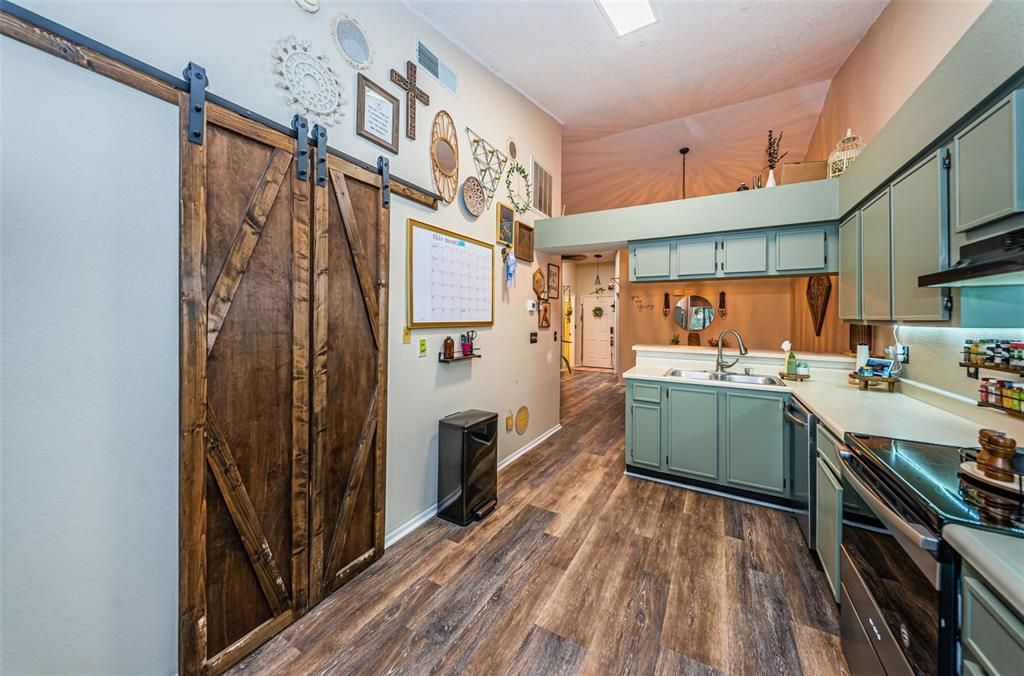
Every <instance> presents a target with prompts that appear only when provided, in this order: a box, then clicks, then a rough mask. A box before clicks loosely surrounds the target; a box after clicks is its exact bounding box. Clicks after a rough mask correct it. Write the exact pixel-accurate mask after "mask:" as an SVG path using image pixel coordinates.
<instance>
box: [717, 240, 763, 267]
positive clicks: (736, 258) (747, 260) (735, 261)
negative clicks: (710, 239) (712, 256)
mask: <svg viewBox="0 0 1024 676" xmlns="http://www.w3.org/2000/svg"><path fill="white" fill-rule="evenodd" d="M767 271H768V235H766V234H764V233H760V234H757V235H744V236H733V237H725V238H723V240H722V272H723V273H725V274H726V275H734V274H755V273H758V272H767Z"/></svg>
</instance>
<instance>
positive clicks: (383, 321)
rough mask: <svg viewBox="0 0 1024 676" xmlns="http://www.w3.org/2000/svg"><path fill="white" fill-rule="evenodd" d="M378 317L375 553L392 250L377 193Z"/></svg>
mask: <svg viewBox="0 0 1024 676" xmlns="http://www.w3.org/2000/svg"><path fill="white" fill-rule="evenodd" d="M377 195H378V198H377V204H378V205H379V207H378V212H377V276H378V277H379V278H380V280H381V283H380V284H378V288H377V307H378V308H380V312H379V315H378V317H377V320H378V322H379V323H380V338H381V339H380V342H379V343H378V344H377V392H378V396H379V397H380V401H378V402H377V447H376V448H375V449H374V458H373V473H374V484H373V524H374V526H373V543H374V549H376V550H377V556H378V557H380V556H382V555H383V554H384V527H385V526H384V496H385V489H386V486H385V478H386V470H387V447H388V446H387V443H388V434H387V428H388V425H387V413H388V293H389V288H388V276H389V275H388V270H389V265H390V252H391V210H390V209H389V208H386V207H385V206H384V200H383V199H382V198H381V196H380V192H378V193H377Z"/></svg>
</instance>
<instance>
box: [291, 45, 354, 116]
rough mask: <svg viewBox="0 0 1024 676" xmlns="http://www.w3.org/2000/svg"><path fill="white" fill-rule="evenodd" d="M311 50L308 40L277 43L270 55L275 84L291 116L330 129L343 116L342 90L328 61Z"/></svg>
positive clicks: (343, 100) (339, 81)
mask: <svg viewBox="0 0 1024 676" xmlns="http://www.w3.org/2000/svg"><path fill="white" fill-rule="evenodd" d="M312 49H313V45H312V43H311V42H309V40H299V39H298V38H296V37H295V36H294V35H289V36H288V37H286V38H284V39H283V40H279V41H278V43H277V45H276V46H275V47H274V51H273V69H274V77H275V79H276V83H275V84H277V86H278V87H280V88H281V89H283V90H284V91H285V95H284V101H285V103H286V104H288V106H289V108H291V110H292V112H296V113H299V114H300V115H305V116H306V117H307V118H309V121H310V122H312V123H314V124H323V125H325V126H328V127H330V126H333V125H336V124H338V123H340V122H341V118H342V117H343V116H344V115H345V106H346V105H347V102H346V101H345V99H344V97H343V96H342V94H343V93H344V91H345V87H344V85H342V84H341V80H339V79H338V74H337V73H335V72H334V69H332V68H331V65H330V63H328V61H327V57H325V56H322V55H320V54H313V53H312V51H311V50H312Z"/></svg>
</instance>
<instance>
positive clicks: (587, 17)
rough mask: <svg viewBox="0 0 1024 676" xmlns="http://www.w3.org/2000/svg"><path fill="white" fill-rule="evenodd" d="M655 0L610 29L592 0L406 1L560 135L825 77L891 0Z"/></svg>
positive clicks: (623, 125) (681, 113) (591, 132)
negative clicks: (554, 123) (646, 22)
mask: <svg viewBox="0 0 1024 676" xmlns="http://www.w3.org/2000/svg"><path fill="white" fill-rule="evenodd" d="M654 2H655V9H656V11H657V12H658V14H659V15H660V17H661V20H660V22H659V23H657V24H655V25H653V26H650V27H647V28H643V29H641V30H639V31H637V32H635V33H633V34H630V35H627V36H625V37H623V38H616V37H615V34H614V33H613V32H612V29H611V27H610V26H609V25H608V23H607V21H606V20H605V18H604V17H603V16H602V14H601V12H600V10H599V9H598V7H597V6H596V4H595V3H594V2H593V1H592V0H547V1H545V2H537V1H527V0H475V1H473V2H469V1H466V0H461V1H459V0H405V3H406V5H408V6H409V7H410V8H411V9H412V10H413V11H414V12H415V13H417V14H418V15H420V16H421V17H422V18H424V19H425V20H426V21H427V22H428V23H430V24H432V25H433V26H434V27H435V28H437V29H438V30H440V31H441V32H442V33H444V34H446V35H447V36H448V37H449V38H450V39H452V40H453V41H454V42H455V43H456V44H458V45H460V46H461V47H462V48H464V49H465V50H466V51H468V52H469V53H470V54H471V55H473V56H474V57H475V58H477V59H478V60H479V61H480V62H482V63H483V64H484V65H486V66H488V67H489V68H490V69H491V70H493V71H494V72H495V73H497V74H498V75H499V76H501V77H502V78H504V79H505V80H507V81H508V82H509V83H511V84H512V85H513V86H515V87H517V88H518V89H519V90H521V91H522V92H524V93H525V94H526V95H527V96H529V97H530V98H531V99H533V100H534V101H535V102H536V103H537V104H538V105H540V106H541V107H543V108H544V109H545V110H547V111H548V112H550V113H551V114H552V115H553V116H555V117H556V118H558V120H559V121H561V122H562V123H563V124H564V125H565V129H564V137H563V138H564V143H565V144H567V145H568V144H572V143H577V142H581V141H586V140H592V139H595V138H600V137H603V136H608V135H611V134H615V133H618V132H622V131H625V130H628V129H634V128H637V127H645V126H649V125H652V124H657V123H659V122H666V121H668V120H673V119H676V118H682V117H686V116H691V115H694V114H695V113H699V112H702V111H707V110H714V109H719V108H723V107H726V106H730V105H732V104H735V103H739V102H741V101H746V100H749V99H755V98H759V97H763V96H766V95H769V94H773V93H776V92H780V91H785V90H788V89H792V88H794V87H798V86H800V85H806V84H811V83H815V82H821V81H823V80H829V79H831V78H832V76H833V75H834V74H835V72H836V70H838V68H839V66H840V65H842V63H843V62H844V61H845V60H846V57H847V56H848V55H849V53H850V52H851V51H852V50H853V48H854V46H855V45H856V44H857V42H859V40H860V39H861V37H862V36H863V35H864V33H865V32H867V29H868V28H869V27H870V26H871V24H872V23H873V22H874V20H875V19H876V18H877V17H878V15H879V14H880V13H881V11H882V10H883V9H884V8H885V6H886V4H887V3H888V0H845V1H837V0H813V1H811V0H785V1H773V0H757V1H750V0H735V1H734V0H722V1H704V2H689V1H666V0H654ZM765 123H766V124H767V125H768V126H770V125H771V122H769V121H768V120H765ZM673 143H675V142H674V141H673Z"/></svg>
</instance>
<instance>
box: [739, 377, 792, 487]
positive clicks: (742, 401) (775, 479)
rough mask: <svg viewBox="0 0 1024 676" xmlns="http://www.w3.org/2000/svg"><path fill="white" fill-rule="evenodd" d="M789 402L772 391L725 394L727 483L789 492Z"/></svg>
mask: <svg viewBox="0 0 1024 676" xmlns="http://www.w3.org/2000/svg"><path fill="white" fill-rule="evenodd" d="M784 408H785V399H784V398H783V397H781V396H779V395H776V394H772V393H770V392H764V393H762V392H743V391H736V390H729V391H726V392H725V416H726V424H725V440H724V441H725V462H726V472H727V474H726V481H727V483H730V484H733V485H735V486H738V487H740V488H746V489H753V490H756V491H759V492H762V493H777V494H779V495H783V494H785V492H786V468H787V467H788V466H789V461H788V457H787V455H788V454H787V452H786V451H787V448H786V444H785V438H784V436H785V418H784V416H783V410H784Z"/></svg>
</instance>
